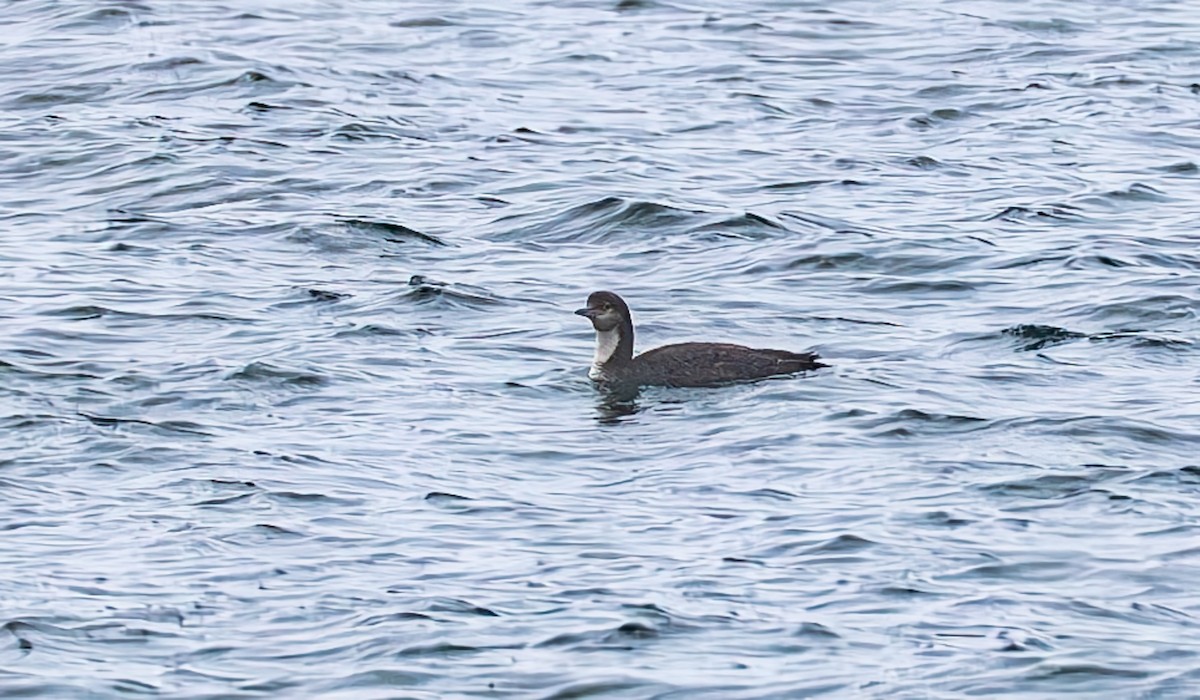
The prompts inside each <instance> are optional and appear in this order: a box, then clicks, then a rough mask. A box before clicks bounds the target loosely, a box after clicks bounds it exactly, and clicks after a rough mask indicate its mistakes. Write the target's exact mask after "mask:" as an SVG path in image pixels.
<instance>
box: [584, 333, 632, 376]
mask: <svg viewBox="0 0 1200 700" xmlns="http://www.w3.org/2000/svg"><path fill="white" fill-rule="evenodd" d="M632 359H633V324H632V323H624V324H622V325H620V326H617V327H616V328H613V329H610V330H607V331H596V352H595V354H594V355H592V371H591V372H590V374H592V375H593V376H595V375H598V374H602V373H603V372H604V370H605V369H606V368H611V367H618V366H620V365H623V364H626V363H627V362H629V361H630V360H632Z"/></svg>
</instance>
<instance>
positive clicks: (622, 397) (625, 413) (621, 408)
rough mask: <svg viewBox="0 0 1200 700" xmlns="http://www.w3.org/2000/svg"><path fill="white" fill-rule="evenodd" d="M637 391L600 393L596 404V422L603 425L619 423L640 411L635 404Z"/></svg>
mask: <svg viewBox="0 0 1200 700" xmlns="http://www.w3.org/2000/svg"><path fill="white" fill-rule="evenodd" d="M637 395H638V392H637V389H634V390H632V391H613V390H608V391H601V392H600V397H599V400H598V401H597V402H596V420H597V421H598V422H599V423H602V424H604V425H610V424H613V423H620V422H622V421H624V420H626V419H628V418H629V417H630V416H633V415H636V414H637V413H638V412H639V411H641V410H642V408H641V406H639V405H638V402H637Z"/></svg>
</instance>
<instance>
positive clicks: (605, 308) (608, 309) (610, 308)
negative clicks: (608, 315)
mask: <svg viewBox="0 0 1200 700" xmlns="http://www.w3.org/2000/svg"><path fill="white" fill-rule="evenodd" d="M604 310H605V311H612V304H605V305H604Z"/></svg>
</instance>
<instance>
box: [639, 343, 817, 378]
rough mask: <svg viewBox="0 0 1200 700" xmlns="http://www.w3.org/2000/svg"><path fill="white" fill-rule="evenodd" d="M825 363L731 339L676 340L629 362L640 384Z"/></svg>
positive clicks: (771, 372) (757, 374)
mask: <svg viewBox="0 0 1200 700" xmlns="http://www.w3.org/2000/svg"><path fill="white" fill-rule="evenodd" d="M825 366H826V365H824V364H822V363H820V362H818V361H817V356H816V354H814V353H796V352H789V351H787V350H766V349H757V348H748V347H746V346H744V345H733V344H731V343H676V344H674V345H664V346H662V347H660V348H655V349H653V350H650V351H648V352H644V353H642V354H641V355H638V356H637V357H635V358H633V361H632V362H630V364H629V368H628V371H629V373H630V375H632V378H634V379H635V381H637V383H639V384H644V385H656V386H677V387H701V386H717V385H720V384H728V383H730V382H738V381H747V380H751V379H762V378H764V377H771V376H775V375H780V374H793V373H795V372H802V371H805V370H812V369H817V368H818V367H825Z"/></svg>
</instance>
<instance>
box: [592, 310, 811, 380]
mask: <svg viewBox="0 0 1200 700" xmlns="http://www.w3.org/2000/svg"><path fill="white" fill-rule="evenodd" d="M575 313H576V314H578V315H580V316H585V317H587V318H588V319H590V320H591V322H592V327H593V328H595V329H596V354H595V357H594V358H593V360H592V368H591V370H590V371H589V372H588V376H589V377H591V378H592V379H593V380H594V381H596V382H598V383H600V384H605V385H615V386H672V387H706V386H720V385H722V384H729V383H732V382H741V381H749V380H754V379H763V378H765V377H773V376H778V375H782V374H794V373H796V372H803V371H807V370H813V369H817V368H819V367H827V366H828V365H825V364H823V363H821V362H818V361H817V355H816V353H811V352H804V353H797V352H790V351H787V350H768V349H759V348H749V347H746V346H744V345H733V344H731V343H676V344H673V345H664V346H662V347H660V348H655V349H654V350H650V351H648V352H644V353H642V354H641V355H638V356H637V357H634V356H633V338H634V333H633V314H632V313H631V312H630V311H629V306H628V305H627V304H626V303H625V300H624V299H622V298H621V297H619V296H617V295H616V294H614V293H612V292H593V293H592V294H591V295H590V296H589V297H588V301H587V306H586V307H584V308H582V309H579V310H578V311H576V312H575Z"/></svg>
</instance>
